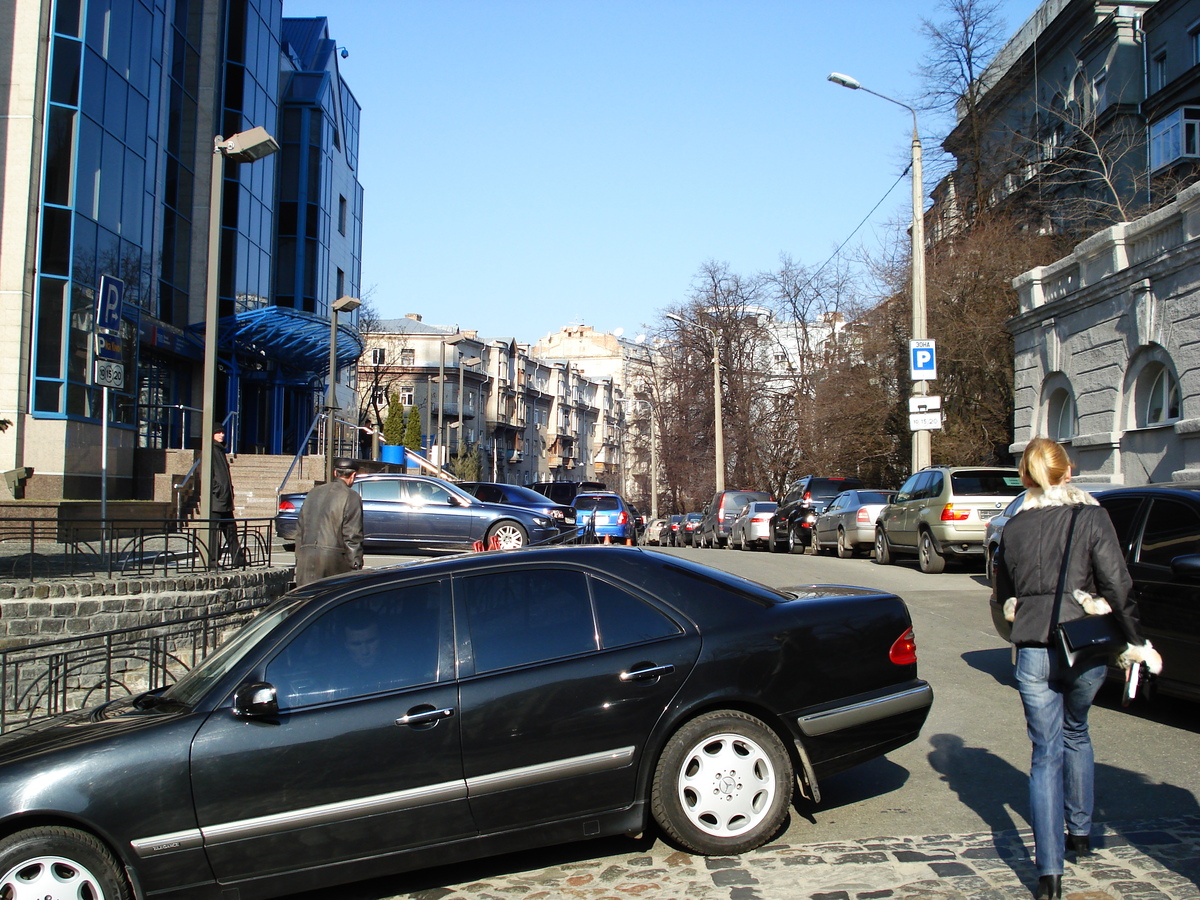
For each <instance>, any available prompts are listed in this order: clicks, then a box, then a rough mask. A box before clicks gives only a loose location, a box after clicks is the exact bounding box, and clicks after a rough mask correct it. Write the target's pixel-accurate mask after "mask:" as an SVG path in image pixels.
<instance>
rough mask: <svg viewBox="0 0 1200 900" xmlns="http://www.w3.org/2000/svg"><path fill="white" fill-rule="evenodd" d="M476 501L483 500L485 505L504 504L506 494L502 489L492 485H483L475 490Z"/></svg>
mask: <svg viewBox="0 0 1200 900" xmlns="http://www.w3.org/2000/svg"><path fill="white" fill-rule="evenodd" d="M474 493H475V497H476V499H479V500H482V501H483V502H484V503H503V502H504V494H503V493H501V491H500V488H498V487H496V486H495V485H491V484H481V485H479V486H478V487H477V488H475V491H474Z"/></svg>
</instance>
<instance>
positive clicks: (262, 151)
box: [215, 125, 279, 162]
mask: <svg viewBox="0 0 1200 900" xmlns="http://www.w3.org/2000/svg"><path fill="white" fill-rule="evenodd" d="M278 149H279V144H278V142H276V140H275V138H273V137H271V135H269V134H267V129H265V128H263V127H262V126H261V125H256V126H255V127H253V128H251V129H250V130H249V131H240V132H238V133H237V134H235V135H234V136H233V137H231V138H227V139H225V140H223V141H217V144H216V147H215V152H217V153H223V154H224V155H225V158H226V159H231V160H233V161H234V162H254V161H255V160H256V159H262V158H263V157H264V156H270V155H271V154H272V153H274V152H275V151H276V150H278Z"/></svg>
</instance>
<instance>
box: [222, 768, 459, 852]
mask: <svg viewBox="0 0 1200 900" xmlns="http://www.w3.org/2000/svg"><path fill="white" fill-rule="evenodd" d="M466 797H467V785H466V783H465V782H463V781H447V782H443V783H442V784H431V785H429V786H427V787H421V788H410V789H409V790H406V791H392V792H391V793H389V794H376V795H375V796H373V797H360V798H358V799H357V800H343V801H340V802H338V803H325V804H322V805H321V806H310V807H307V808H305V809H294V810H290V811H288V812H282V813H273V814H271V815H269V816H257V817H255V818H253V819H241V820H239V821H236V822H225V823H223V824H220V825H212V826H209V827H208V828H202V829H200V830H201V831H202V832H203V834H204V842H205V843H206V844H226V843H230V842H232V841H243V840H246V839H247V838H254V837H262V836H264V835H268V834H271V833H272V832H276V831H290V830H292V829H296V828H312V827H315V826H317V825H327V824H329V823H330V822H338V821H341V820H342V819H353V818H357V817H359V816H373V815H378V814H380V813H388V812H396V811H398V810H402V809H412V808H413V807H417V806H428V805H429V804H431V803H443V802H445V801H447V800H465V799H466Z"/></svg>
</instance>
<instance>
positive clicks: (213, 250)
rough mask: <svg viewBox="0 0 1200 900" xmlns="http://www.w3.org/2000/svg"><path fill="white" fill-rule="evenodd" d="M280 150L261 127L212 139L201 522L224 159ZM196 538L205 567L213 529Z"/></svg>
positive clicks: (205, 512) (205, 504) (206, 509)
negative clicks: (227, 136)
mask: <svg viewBox="0 0 1200 900" xmlns="http://www.w3.org/2000/svg"><path fill="white" fill-rule="evenodd" d="M278 149H279V144H278V143H277V142H276V141H275V138H273V137H271V135H269V134H267V130H266V129H265V128H263V127H262V126H257V127H254V128H251V129H249V130H248V131H241V132H238V133H237V134H235V135H234V136H233V137H231V138H229V139H228V140H226V139H225V138H224V137H222V136H221V135H219V134H218V135H217V136H216V137H214V138H213V162H212V177H211V179H210V182H209V192H208V275H207V278H208V284H207V286H206V291H205V299H204V374H203V380H202V382H201V386H200V392H201V401H200V405H201V412H200V429H201V431H202V434H201V435H200V479H199V483H200V521H202V522H211V520H212V484H211V479H212V461H213V447H212V436H213V425H214V418H213V417H214V415H215V414H216V408H215V407H216V396H215V395H216V392H217V327H218V322H219V321H220V310H219V304H218V297H217V289H218V279H217V276H218V273H219V271H220V262H221V260H220V250H221V197H222V191H221V188H222V183H223V182H224V180H225V161H226V160H227V159H231V160H233V161H234V162H246V163H249V162H254V161H255V160H258V159H262V158H263V157H264V156H270V155H271V154H272V153H274V152H275V151H277V150H278ZM204 534H205V537H203V538H202V539H201V540H200V541H199V546H200V564H201V565H202V566H204V567H205V568H207V567H209V566H210V565H213V564H215V563H216V559H215V556H216V553H215V552H214V551H215V550H216V549H217V548H216V547H214V546H212V545H213V544H215V543H216V540H215V536H216V535H215V532H214V531H213V529H212V528H209V529H208V531H206V532H204Z"/></svg>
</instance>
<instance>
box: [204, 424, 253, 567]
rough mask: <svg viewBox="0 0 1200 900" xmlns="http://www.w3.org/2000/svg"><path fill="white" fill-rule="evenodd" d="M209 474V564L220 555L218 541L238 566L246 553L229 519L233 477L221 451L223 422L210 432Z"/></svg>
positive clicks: (233, 523)
mask: <svg viewBox="0 0 1200 900" xmlns="http://www.w3.org/2000/svg"><path fill="white" fill-rule="evenodd" d="M212 441H213V448H212V478H211V479H209V485H208V489H209V490H210V491H211V492H212V500H211V505H210V507H209V510H210V512H209V518H210V520H211V521H210V524H209V537H208V546H209V547H211V548H212V551H213V554H212V560H211V562H212V564H213V568H216V561H217V559H218V558H219V557H220V555H221V554H220V552H219V547H218V541H222V542H223V543H224V544H225V546H226V547H228V548H229V564H230V565H231V566H236V567H238V568H240V567H242V566H244V565H245V564H246V554H245V553H244V552H243V551H242V547H241V544H240V543H239V542H238V533H237V522H235V521H234V520H233V478H232V477H231V476H230V474H229V457H228V456H226V455H225V426H224V425H217V426H216V427H215V428H213V434H212Z"/></svg>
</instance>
